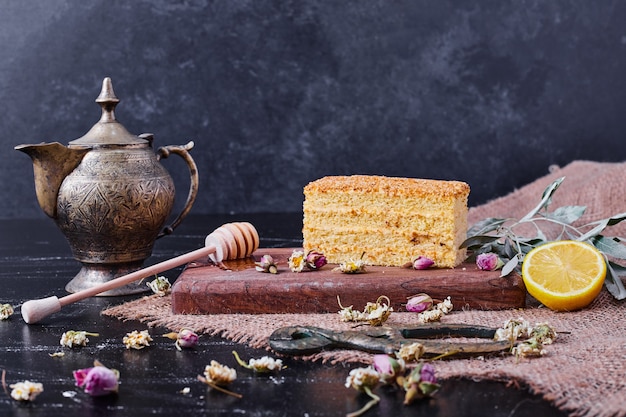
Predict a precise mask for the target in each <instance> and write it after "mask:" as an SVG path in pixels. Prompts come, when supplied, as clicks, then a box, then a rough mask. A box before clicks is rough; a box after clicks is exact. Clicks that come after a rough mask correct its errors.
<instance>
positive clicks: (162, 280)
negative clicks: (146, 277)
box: [146, 276, 172, 297]
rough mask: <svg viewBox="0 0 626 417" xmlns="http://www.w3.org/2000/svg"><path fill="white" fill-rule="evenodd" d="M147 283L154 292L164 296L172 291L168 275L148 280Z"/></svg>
mask: <svg viewBox="0 0 626 417" xmlns="http://www.w3.org/2000/svg"><path fill="white" fill-rule="evenodd" d="M146 285H147V286H148V287H149V288H150V289H151V290H152V292H153V293H155V294H157V295H159V296H161V297H164V296H166V295H168V294H169V293H170V292H171V291H172V284H170V282H169V280H168V279H167V278H166V277H163V276H161V277H156V279H154V280H153V281H150V282H146Z"/></svg>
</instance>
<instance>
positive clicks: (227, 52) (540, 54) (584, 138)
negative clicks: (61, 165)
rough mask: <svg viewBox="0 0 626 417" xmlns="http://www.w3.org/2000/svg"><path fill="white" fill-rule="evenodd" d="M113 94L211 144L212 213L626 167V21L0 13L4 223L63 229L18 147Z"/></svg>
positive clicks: (88, 120)
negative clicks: (326, 186)
mask: <svg viewBox="0 0 626 417" xmlns="http://www.w3.org/2000/svg"><path fill="white" fill-rule="evenodd" d="M105 76H110V77H112V79H113V86H114V89H115V92H116V94H117V96H118V97H119V98H120V100H121V103H120V104H119V106H118V109H117V112H116V115H117V118H118V120H120V122H121V123H122V124H124V126H126V128H127V129H128V130H129V131H131V132H132V133H135V134H140V133H143V132H153V133H155V135H156V138H155V145H156V146H162V145H170V144H183V143H186V142H187V141H188V140H194V141H195V143H196V147H195V149H194V150H193V151H192V154H193V155H194V157H195V159H196V162H197V164H198V167H199V170H200V177H201V179H200V185H201V188H200V193H199V197H198V200H197V202H196V204H195V207H194V209H193V211H192V213H229V212H234V213H250V212H280V211H290V212H297V211H300V210H301V205H302V198H303V197H302V187H303V186H304V185H305V184H306V183H308V182H309V181H311V180H314V179H317V178H319V177H322V176H325V175H336V174H356V173H364V174H383V175H390V176H407V177H422V178H436V179H458V180H463V181H466V182H468V183H469V184H470V186H471V188H472V192H471V196H470V204H471V205H477V204H481V203H484V202H486V201H487V200H489V199H491V198H494V197H497V196H501V195H504V194H506V193H508V192H510V191H512V190H513V189H514V188H516V187H520V186H522V185H524V184H526V183H528V182H530V181H532V180H534V179H535V178H537V177H539V176H543V175H545V174H546V173H547V172H548V167H549V166H550V165H551V164H558V165H561V166H563V165H565V164H567V163H569V162H570V161H572V160H575V159H587V160H596V161H622V160H624V159H626V158H625V157H626V149H625V148H624V146H623V145H622V142H623V138H624V135H625V134H626V117H625V114H624V113H625V110H626V2H624V1H603V0H598V1H588V0H566V1H552V0H550V1H548V0H546V1H538V0H529V1H501V0H493V1H487V0H484V1H469V0H468V1H444V0H432V1H417V0H405V1H394V0H385V1H382V0H381V1H368V0H358V1H343V0H299V1H286V0H280V1H279V0H276V1H265V0H257V1H239V0H224V1H208V0H207V1H173V0H133V1H119V0H118V1H114V0H106V1H105V0H96V1H69V0H49V1H44V0H39V1H20V0H15V1H11V0H0V145H1V147H0V175H1V177H0V197H1V198H0V217H39V216H43V213H42V212H41V210H40V209H39V207H38V206H37V203H36V198H35V194H34V187H33V178H32V169H31V163H30V159H29V158H28V157H27V156H26V155H24V154H22V153H19V152H17V151H15V150H13V147H14V146H15V145H17V144H21V143H37V142H41V141H60V142H62V143H65V144H67V142H69V141H70V140H73V139H76V138H78V137H80V136H82V135H83V134H84V133H86V132H87V131H88V130H89V128H90V127H91V126H92V125H93V124H94V123H95V122H97V120H98V118H99V116H100V110H99V107H98V106H97V105H96V104H95V103H94V100H95V98H96V97H97V95H98V93H99V91H100V86H101V83H102V79H103V78H104V77H105ZM164 163H165V165H166V166H168V168H170V169H171V171H172V172H173V176H175V178H176V181H177V184H178V192H179V193H180V194H181V198H182V197H183V196H182V194H184V193H185V192H186V187H187V183H186V180H185V176H186V175H187V174H186V172H185V167H184V166H183V165H182V163H180V164H179V163H178V161H174V160H172V158H170V159H168V160H165V161H164Z"/></svg>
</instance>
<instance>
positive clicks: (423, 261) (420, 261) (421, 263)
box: [413, 256, 435, 269]
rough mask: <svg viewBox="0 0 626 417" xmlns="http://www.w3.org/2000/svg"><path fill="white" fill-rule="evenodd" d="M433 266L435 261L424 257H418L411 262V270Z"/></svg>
mask: <svg viewBox="0 0 626 417" xmlns="http://www.w3.org/2000/svg"><path fill="white" fill-rule="evenodd" d="M434 264H435V261H433V260H432V259H430V258H427V257H425V256H418V257H417V258H415V260H414V261H413V269H428V268H430V267H431V266H433V265H434Z"/></svg>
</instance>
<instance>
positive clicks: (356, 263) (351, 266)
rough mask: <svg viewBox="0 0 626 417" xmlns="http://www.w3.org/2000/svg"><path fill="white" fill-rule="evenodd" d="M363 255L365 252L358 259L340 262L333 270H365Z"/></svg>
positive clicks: (357, 272) (357, 271)
mask: <svg viewBox="0 0 626 417" xmlns="http://www.w3.org/2000/svg"><path fill="white" fill-rule="evenodd" d="M363 256H365V252H363V253H362V254H361V258H360V259H350V260H348V261H345V262H342V263H340V264H339V266H338V267H337V268H335V269H334V270H335V271H337V270H338V271H340V272H343V273H344V274H361V273H363V272H365V261H364V260H363Z"/></svg>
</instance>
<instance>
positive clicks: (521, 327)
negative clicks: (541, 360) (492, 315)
mask: <svg viewBox="0 0 626 417" xmlns="http://www.w3.org/2000/svg"><path fill="white" fill-rule="evenodd" d="M556 335H557V333H556V331H555V330H554V329H553V328H552V326H550V325H549V324H548V323H537V324H536V325H535V326H531V324H530V323H529V322H528V321H527V320H525V319H523V318H521V317H520V318H518V319H509V320H507V321H505V322H504V325H503V327H502V328H499V329H497V330H496V334H495V336H494V339H495V340H506V341H509V342H510V343H511V346H512V348H511V353H512V354H513V355H514V356H516V357H517V358H521V357H523V358H530V357H539V356H543V355H545V354H546V353H547V352H546V350H545V349H544V348H543V346H544V345H549V344H551V343H553V342H554V341H555V340H556ZM519 339H525V340H521V341H520V340H519Z"/></svg>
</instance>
